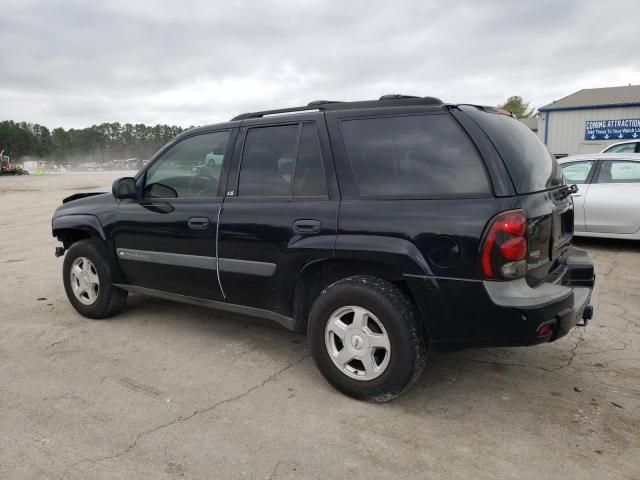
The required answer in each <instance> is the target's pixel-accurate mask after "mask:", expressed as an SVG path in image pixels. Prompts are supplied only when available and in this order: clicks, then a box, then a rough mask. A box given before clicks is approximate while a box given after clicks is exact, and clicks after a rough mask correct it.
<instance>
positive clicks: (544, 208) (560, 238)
mask: <svg viewBox="0 0 640 480" xmlns="http://www.w3.org/2000/svg"><path fill="white" fill-rule="evenodd" d="M499 112H500V111H499V110H493V109H484V110H481V109H478V108H465V113H466V114H468V115H469V116H470V117H471V118H472V119H473V120H474V121H475V122H476V123H477V124H478V125H479V126H480V127H481V128H482V129H483V130H484V132H485V133H486V134H487V135H488V137H489V138H490V139H491V141H492V142H493V144H494V146H495V147H496V150H497V151H498V153H499V154H500V156H501V157H502V161H503V162H504V165H505V167H506V169H507V171H508V172H509V176H510V177H511V180H512V182H513V186H514V188H515V191H516V194H517V199H518V203H519V207H520V208H522V209H523V210H524V212H525V215H526V216H527V222H528V231H527V236H528V241H527V244H528V253H527V282H528V283H529V284H530V285H532V286H533V285H536V284H538V283H540V282H542V281H545V280H547V281H548V280H551V279H552V278H550V277H553V276H555V275H558V274H559V273H561V270H562V269H561V268H560V267H562V265H563V264H564V259H565V257H566V253H567V251H568V249H569V246H570V243H571V239H572V237H573V202H572V200H571V196H570V195H569V191H568V188H567V186H566V185H565V182H564V179H563V177H562V170H561V169H560V167H559V166H558V163H557V162H556V159H555V158H554V156H553V155H551V153H550V152H549V150H548V149H547V147H546V146H545V145H544V144H543V143H542V142H541V141H540V140H539V139H538V137H537V135H536V134H535V133H533V132H532V131H531V130H530V129H529V128H528V127H526V126H525V125H524V124H523V123H521V122H520V121H518V120H516V119H515V118H512V117H511V116H508V115H505V114H502V113H499Z"/></svg>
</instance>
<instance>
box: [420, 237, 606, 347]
mask: <svg viewBox="0 0 640 480" xmlns="http://www.w3.org/2000/svg"><path fill="white" fill-rule="evenodd" d="M562 268H563V271H562V272H561V273H560V274H559V275H557V276H556V277H555V279H554V281H553V282H546V283H543V284H541V285H538V286H537V287H534V288H532V287H530V286H529V285H528V284H527V283H526V281H525V279H519V280H514V281H509V282H492V281H479V282H452V281H448V280H447V281H444V282H443V281H441V282H439V287H440V289H439V290H440V293H441V295H442V301H443V302H444V303H445V305H447V310H448V313H449V318H448V321H447V325H446V328H444V329H442V330H440V331H439V332H437V333H439V334H440V335H432V336H431V338H432V343H433V346H434V347H435V348H438V349H442V350H451V349H460V348H467V347H488V346H523V345H536V344H540V343H545V342H550V341H555V340H557V339H559V338H562V337H563V336H565V335H567V334H568V333H569V332H570V331H571V329H573V328H574V327H575V326H576V325H577V324H586V322H587V321H588V320H589V319H591V317H592V315H593V308H592V307H591V305H590V302H591V292H592V290H593V287H594V284H595V275H594V269H593V262H592V261H591V259H590V258H589V257H588V255H587V254H586V252H584V251H581V250H578V249H575V248H572V249H571V251H570V252H569V255H568V256H567V261H566V265H565V266H563V267H562ZM425 320H427V321H428V318H426V319H425ZM441 327H442V325H441Z"/></svg>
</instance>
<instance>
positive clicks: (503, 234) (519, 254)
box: [480, 210, 527, 280]
mask: <svg viewBox="0 0 640 480" xmlns="http://www.w3.org/2000/svg"><path fill="white" fill-rule="evenodd" d="M526 258H527V217H525V215H524V212H523V211H522V210H508V211H506V212H502V213H499V214H498V215H496V216H495V217H493V218H492V219H491V221H490V222H489V224H488V226H487V228H486V231H485V234H484V237H483V239H482V244H481V246H480V268H481V270H482V273H483V275H484V276H485V277H486V278H492V279H497V280H511V279H514V278H520V277H524V275H525V274H526V273H527V261H526Z"/></svg>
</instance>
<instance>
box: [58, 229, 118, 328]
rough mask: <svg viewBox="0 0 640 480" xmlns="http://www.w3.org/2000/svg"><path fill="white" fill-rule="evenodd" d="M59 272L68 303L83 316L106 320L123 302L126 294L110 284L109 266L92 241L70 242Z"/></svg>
mask: <svg viewBox="0 0 640 480" xmlns="http://www.w3.org/2000/svg"><path fill="white" fill-rule="evenodd" d="M62 272H63V273H62V275H63V281H64V288H65V291H66V293H67V297H68V298H69V301H70V302H71V304H72V305H73V307H74V308H75V309H76V310H77V311H78V312H79V313H80V314H81V315H84V316H85V317H88V318H95V319H97V318H106V317H110V316H112V315H114V314H116V313H117V312H118V311H119V310H121V309H122V308H123V307H124V305H125V303H126V302H127V292H126V291H124V290H121V289H119V288H117V287H114V286H113V285H112V284H111V269H110V267H109V263H108V261H107V260H106V259H105V254H104V253H103V249H102V245H101V244H100V243H98V242H97V241H95V240H81V241H79V242H76V243H74V244H73V245H72V246H71V248H69V250H68V252H67V254H66V255H65V258H64V264H63V266H62Z"/></svg>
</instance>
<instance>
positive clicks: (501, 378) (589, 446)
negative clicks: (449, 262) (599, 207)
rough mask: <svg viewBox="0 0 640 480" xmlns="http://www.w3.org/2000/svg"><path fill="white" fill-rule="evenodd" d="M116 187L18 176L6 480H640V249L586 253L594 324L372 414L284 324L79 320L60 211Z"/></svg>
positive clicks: (160, 310)
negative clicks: (340, 388) (591, 261)
mask: <svg viewBox="0 0 640 480" xmlns="http://www.w3.org/2000/svg"><path fill="white" fill-rule="evenodd" d="M113 178H114V174H112V173H96V174H83V175H64V176H63V175H59V176H58V175H51V176H44V177H21V178H0V269H1V272H2V275H0V478H3V479H4V478H6V479H23V478H59V479H88V478H100V479H102V478H104V479H107V478H108V479H131V478H153V479H165V478H197V479H213V478H220V479H235V478H247V479H250V478H254V479H269V478H271V479H299V478H313V479H322V480H327V479H333V478H336V479H337V478H367V479H377V478H429V479H451V478H471V477H472V478H474V479H476V480H479V479H496V478H501V479H505V478H514V479H515V478H517V479H529V478H531V479H533V478H535V479H539V478H567V479H581V480H585V479H591V478H593V479H599V480H601V479H608V478H611V479H638V478H640V340H639V338H640V244H633V243H622V242H613V241H584V240H583V241H578V242H577V243H578V245H580V246H582V247H584V248H586V249H588V250H589V252H590V253H591V254H592V255H593V257H594V258H595V262H596V268H597V274H598V282H597V288H596V291H595V292H594V305H595V308H596V313H595V315H596V316H595V319H594V320H593V321H592V323H591V324H590V325H589V327H588V328H587V329H576V330H574V331H573V332H572V334H571V335H570V336H568V337H566V338H564V339H562V340H561V341H558V342H556V343H554V344H550V345H544V346H539V347H533V348H501V349H486V350H474V351H466V352H460V353H454V354H446V355H444V354H440V355H432V357H431V363H430V365H429V366H428V368H427V372H426V374H425V375H424V376H423V378H422V379H421V381H420V382H419V384H418V385H417V388H414V389H413V390H411V391H410V392H409V393H408V394H407V395H405V396H404V397H402V398H400V399H398V400H397V401H395V402H392V403H389V404H384V405H370V404H366V403H361V402H357V401H354V400H351V399H349V398H347V397H344V396H342V395H340V394H338V393H337V392H336V391H334V390H333V389H332V388H331V387H330V386H329V385H328V384H327V383H326V382H325V381H324V380H323V378H322V377H321V376H320V374H319V373H318V371H317V370H316V369H315V367H314V365H313V362H312V360H311V359H310V358H309V352H308V349H307V347H306V339H305V337H303V336H299V335H295V334H291V333H288V332H286V331H283V330H280V329H278V328H275V327H273V326H271V325H268V324H261V323H259V322H257V321H255V320H251V319H247V318H239V317H233V316H230V315H228V314H222V313H217V312H213V311H210V310H205V309H200V308H196V307H190V306H184V305H179V304H173V303H169V302H165V301H160V300H154V299H147V298H143V297H138V296H130V297H129V303H128V308H127V309H126V310H125V311H124V313H122V314H121V315H119V316H117V317H116V318H113V319H111V320H105V321H91V320H86V319H84V318H82V317H80V316H79V315H78V314H77V313H75V311H74V310H73V309H72V308H71V306H70V304H69V303H68V302H67V299H66V297H65V294H64V289H63V287H62V281H61V275H60V269H61V264H62V260H61V259H56V258H55V257H54V255H53V251H54V247H55V246H56V241H55V239H54V238H52V237H51V233H50V226H51V221H50V220H51V214H52V212H53V210H54V209H55V207H56V206H57V205H58V204H59V203H60V200H61V199H62V197H64V196H67V195H69V194H71V193H72V192H74V191H77V190H82V189H86V188H88V187H91V188H92V187H98V186H103V185H108V184H110V182H111V180H112V179H113Z"/></svg>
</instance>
